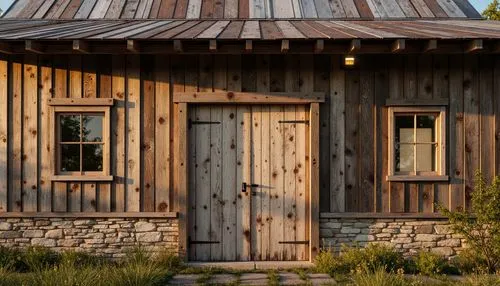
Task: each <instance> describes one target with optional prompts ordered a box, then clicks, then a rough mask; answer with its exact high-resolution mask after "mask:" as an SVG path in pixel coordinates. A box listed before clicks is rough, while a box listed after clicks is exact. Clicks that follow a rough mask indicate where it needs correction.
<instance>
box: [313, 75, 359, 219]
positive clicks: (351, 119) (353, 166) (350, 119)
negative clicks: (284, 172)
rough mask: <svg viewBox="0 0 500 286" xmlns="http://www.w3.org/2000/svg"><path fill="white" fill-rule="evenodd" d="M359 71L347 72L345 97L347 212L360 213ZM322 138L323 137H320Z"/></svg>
mask: <svg viewBox="0 0 500 286" xmlns="http://www.w3.org/2000/svg"><path fill="white" fill-rule="evenodd" d="M359 81H360V73H359V71H346V91H345V92H346V96H345V98H346V99H345V122H346V126H345V184H346V187H345V188H346V192H345V200H346V211H349V212H353V211H354V212H356V211H358V203H359V198H358V192H359V191H360V186H359V181H358V175H359V168H360V166H359V164H358V162H359V155H360V154H359V151H360V150H359V139H358V138H359V137H358V136H359V124H360V121H359V115H360V114H359V111H360V110H359V103H360V101H359V100H360V98H359V95H360V94H359ZM320 136H321V135H320Z"/></svg>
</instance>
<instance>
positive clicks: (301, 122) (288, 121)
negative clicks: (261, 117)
mask: <svg viewBox="0 0 500 286" xmlns="http://www.w3.org/2000/svg"><path fill="white" fill-rule="evenodd" d="M278 123H292V124H309V120H280V121H278Z"/></svg>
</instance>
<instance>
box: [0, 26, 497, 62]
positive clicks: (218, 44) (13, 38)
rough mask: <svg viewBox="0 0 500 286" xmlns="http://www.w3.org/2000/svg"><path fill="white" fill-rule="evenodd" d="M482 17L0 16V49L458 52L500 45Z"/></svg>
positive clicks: (51, 51)
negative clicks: (188, 18) (189, 18)
mask: <svg viewBox="0 0 500 286" xmlns="http://www.w3.org/2000/svg"><path fill="white" fill-rule="evenodd" d="M499 43H500V23H499V22H494V21H485V20H415V21H408V20H401V21H382V20H381V21H328V20H279V21H268V20H258V21H256V20H248V21H240V20H234V21H229V20H220V21H217V20H204V21H198V20H192V21H186V20H128V21H125V20H82V21H76V20H67V21H59V20H58V21H47V20H29V21H20V20H1V21H0V52H2V53H13V54H16V53H20V54H22V53H27V52H32V53H40V54H74V53H95V54H127V53H144V54H162V53H172V54H174V53H191V54H203V53H223V54H239V53H258V54H278V53H329V54H335V53H339V54H346V53H350V54H355V53H356V54H363V53H368V54H369V53H424V52H425V53H464V52H490V53H498V52H499V50H500V44H499Z"/></svg>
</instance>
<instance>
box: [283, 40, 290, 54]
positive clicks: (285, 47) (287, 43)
mask: <svg viewBox="0 0 500 286" xmlns="http://www.w3.org/2000/svg"><path fill="white" fill-rule="evenodd" d="M289 50H290V41H289V40H282V41H281V52H282V53H288V51H289Z"/></svg>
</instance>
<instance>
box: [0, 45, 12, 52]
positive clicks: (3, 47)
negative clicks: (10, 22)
mask: <svg viewBox="0 0 500 286" xmlns="http://www.w3.org/2000/svg"><path fill="white" fill-rule="evenodd" d="M0 53H3V54H12V48H11V46H10V45H9V44H8V43H0Z"/></svg>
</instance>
